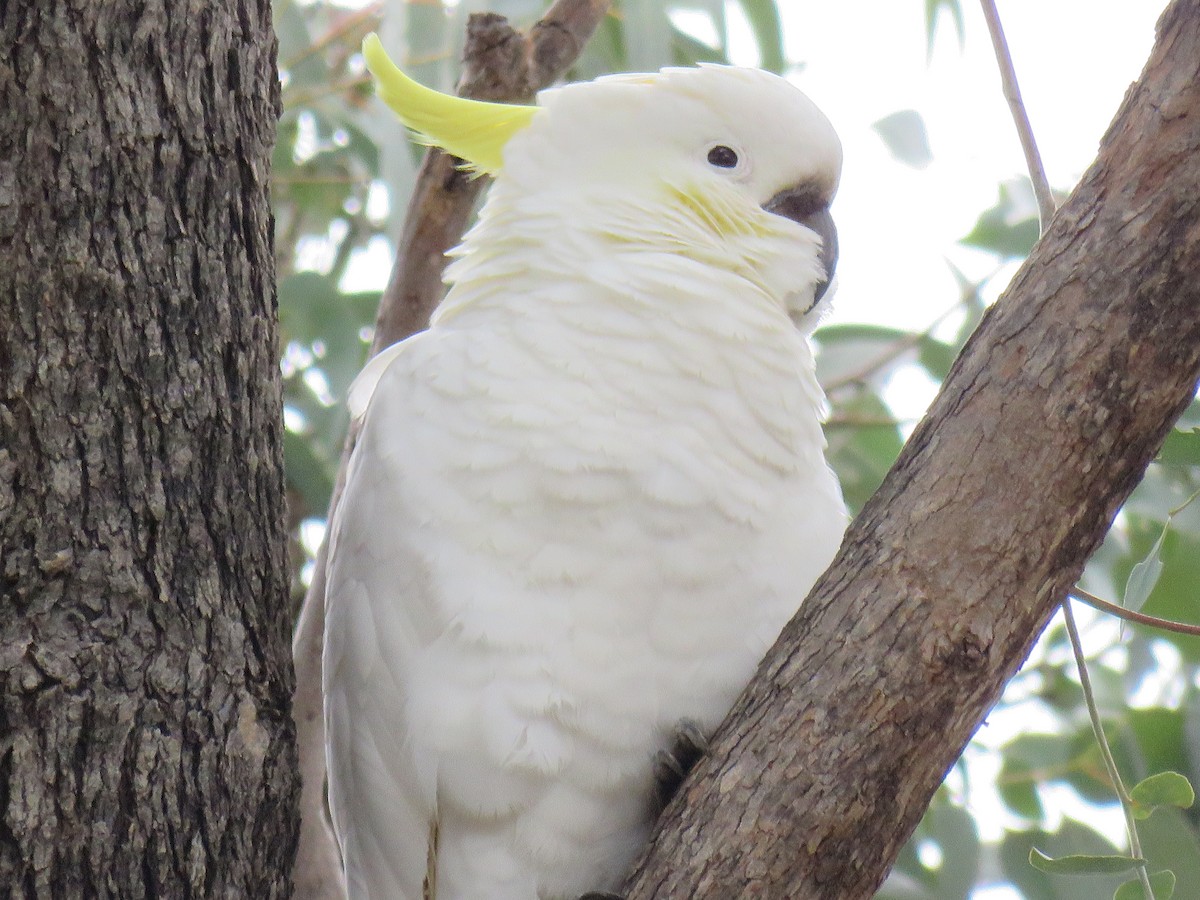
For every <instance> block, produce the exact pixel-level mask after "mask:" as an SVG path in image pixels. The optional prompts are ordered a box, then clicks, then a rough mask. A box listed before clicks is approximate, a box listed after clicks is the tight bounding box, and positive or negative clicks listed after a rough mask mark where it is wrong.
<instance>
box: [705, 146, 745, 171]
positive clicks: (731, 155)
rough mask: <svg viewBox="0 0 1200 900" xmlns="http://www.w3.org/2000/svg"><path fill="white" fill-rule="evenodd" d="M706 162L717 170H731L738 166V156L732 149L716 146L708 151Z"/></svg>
mask: <svg viewBox="0 0 1200 900" xmlns="http://www.w3.org/2000/svg"><path fill="white" fill-rule="evenodd" d="M708 162H709V164H710V165H714V166H716V167H717V168H719V169H732V168H734V167H736V166H737V164H738V155H737V153H736V152H735V151H734V149H733V148H732V147H726V146H725V145H724V144H717V146H715V147H713V148H712V149H711V150H709V151H708Z"/></svg>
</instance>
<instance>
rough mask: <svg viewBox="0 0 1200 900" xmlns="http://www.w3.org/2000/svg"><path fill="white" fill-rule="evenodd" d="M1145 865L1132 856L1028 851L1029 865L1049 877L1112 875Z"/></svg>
mask: <svg viewBox="0 0 1200 900" xmlns="http://www.w3.org/2000/svg"><path fill="white" fill-rule="evenodd" d="M1144 863H1145V860H1143V859H1137V858H1135V857H1132V856H1060V857H1058V858H1057V859H1056V858H1055V857H1053V856H1047V855H1046V854H1045V853H1043V852H1042V851H1041V850H1039V849H1038V848H1037V847H1034V848H1032V849H1031V850H1030V851H1029V864H1030V865H1031V866H1033V867H1034V868H1035V869H1039V870H1040V871H1042V872H1046V873H1048V874H1050V875H1112V874H1114V873H1116V872H1128V871H1129V870H1130V869H1136V868H1137V867H1138V866H1140V865H1142V864H1144Z"/></svg>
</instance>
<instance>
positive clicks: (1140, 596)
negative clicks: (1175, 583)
mask: <svg viewBox="0 0 1200 900" xmlns="http://www.w3.org/2000/svg"><path fill="white" fill-rule="evenodd" d="M1169 527H1170V523H1169V522H1164V523H1163V527H1162V531H1161V532H1159V535H1158V540H1157V541H1155V542H1154V546H1153V547H1152V548H1150V552H1149V553H1148V554H1147V555H1146V557H1145V558H1144V559H1142V561H1141V562H1139V563H1138V564H1137V565H1135V566H1134V567H1133V571H1131V572H1130V573H1129V580H1128V581H1126V582H1125V597H1124V600H1123V602H1122V605H1123V606H1124V607H1125V608H1126V609H1130V610H1133V611H1134V612H1137V611H1138V610H1140V609H1141V608H1142V607H1143V606H1145V605H1146V601H1147V600H1149V599H1150V594H1151V592H1152V591H1153V590H1154V587H1155V585H1157V584H1158V579H1159V578H1161V577H1162V573H1163V560H1162V547H1163V539H1164V538H1165V537H1166V536H1167V529H1168V528H1169Z"/></svg>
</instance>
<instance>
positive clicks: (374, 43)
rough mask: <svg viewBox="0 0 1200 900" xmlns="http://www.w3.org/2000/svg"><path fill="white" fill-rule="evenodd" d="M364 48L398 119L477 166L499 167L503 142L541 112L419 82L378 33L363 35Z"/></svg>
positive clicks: (490, 170) (491, 171)
mask: <svg viewBox="0 0 1200 900" xmlns="http://www.w3.org/2000/svg"><path fill="white" fill-rule="evenodd" d="M362 49H363V56H364V57H365V58H366V61H367V68H368V69H369V70H370V72H371V74H372V75H374V76H375V91H376V93H377V94H379V98H380V99H381V100H383V102H384V103H386V104H387V105H388V106H390V107H391V108H392V110H393V111H394V112H395V113H396V115H397V116H399V117H400V121H401V122H403V123H404V124H405V126H406V127H408V128H411V129H412V130H413V131H415V132H416V133H417V136H418V139H419V140H420V141H421V142H422V143H425V144H431V145H433V146H435V147H441V148H442V149H443V150H445V151H446V152H447V153H452V154H454V155H455V156H458V157H461V158H462V159H464V160H466V161H467V162H468V163H469V164H470V167H471V168H472V169H475V170H476V171H479V172H485V173H487V174H488V175H495V174H496V173H497V172H499V171H500V166H501V164H502V162H503V150H504V145H505V144H507V143H508V141H509V138H511V137H512V136H513V135H514V134H516V133H517V132H518V131H520V130H521V129H522V128H524V127H525V126H527V125H528V124H529V123H530V122H532V121H533V117H534V116H535V115H537V113H538V112H539V110H538V107H536V106H520V105H517V104H511V103H485V102H483V101H481V100H467V99H466V98H464V97H452V96H450V95H449V94H443V93H441V92H439V91H435V90H432V89H431V88H427V87H425V86H424V85H421V84H418V83H417V82H415V81H413V80H412V79H411V78H409V77H408V76H407V75H405V74H404V73H403V72H401V71H400V70H399V69H398V68H397V67H396V64H395V63H394V62H392V61H391V59H390V58H389V57H388V55H387V52H386V51H385V50H384V49H383V44H382V43H380V41H379V36H378V35H376V34H374V33H371V34H368V35H367V36H366V38H364V39H363V48H362Z"/></svg>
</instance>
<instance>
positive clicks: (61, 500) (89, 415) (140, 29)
mask: <svg viewBox="0 0 1200 900" xmlns="http://www.w3.org/2000/svg"><path fill="white" fill-rule="evenodd" d="M274 47H275V44H274V37H273V34H272V32H271V26H270V4H269V2H267V0H213V2H211V3H203V4H195V3H182V2H171V0H138V2H134V0H110V2H106V3H94V2H91V0H45V2H28V0H27V2H17V0H0V260H2V263H0V322H2V323H3V325H2V327H0V884H3V885H6V886H7V890H8V892H9V895H10V896H24V897H45V898H52V897H53V898H61V897H110V896H120V897H126V898H136V897H279V896H285V895H286V894H287V893H288V892H289V887H290V878H289V871H290V866H291V862H292V857H293V852H294V849H295V845H296V833H297V824H296V803H297V798H298V779H297V775H296V753H295V744H294V731H293V724H292V720H291V717H290V715H289V711H288V703H289V698H290V692H291V689H292V673H291V667H290V662H289V654H288V631H289V622H288V607H289V604H288V596H287V566H286V559H285V553H286V550H285V533H284V486H283V476H282V452H281V446H282V443H281V440H282V432H281V429H282V424H281V388H280V375H279V366H278V357H277V347H276V343H277V339H276V325H275V319H276V315H275V313H276V310H275V284H274V270H273V263H272V260H273V252H272V223H271V217H270V213H269V209H268V165H269V159H270V156H269V152H270V147H271V144H272V142H273V141H274V136H275V119H276V116H277V112H278V103H279V101H278V80H277V77H276V73H275V60H274V55H275V51H274Z"/></svg>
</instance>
